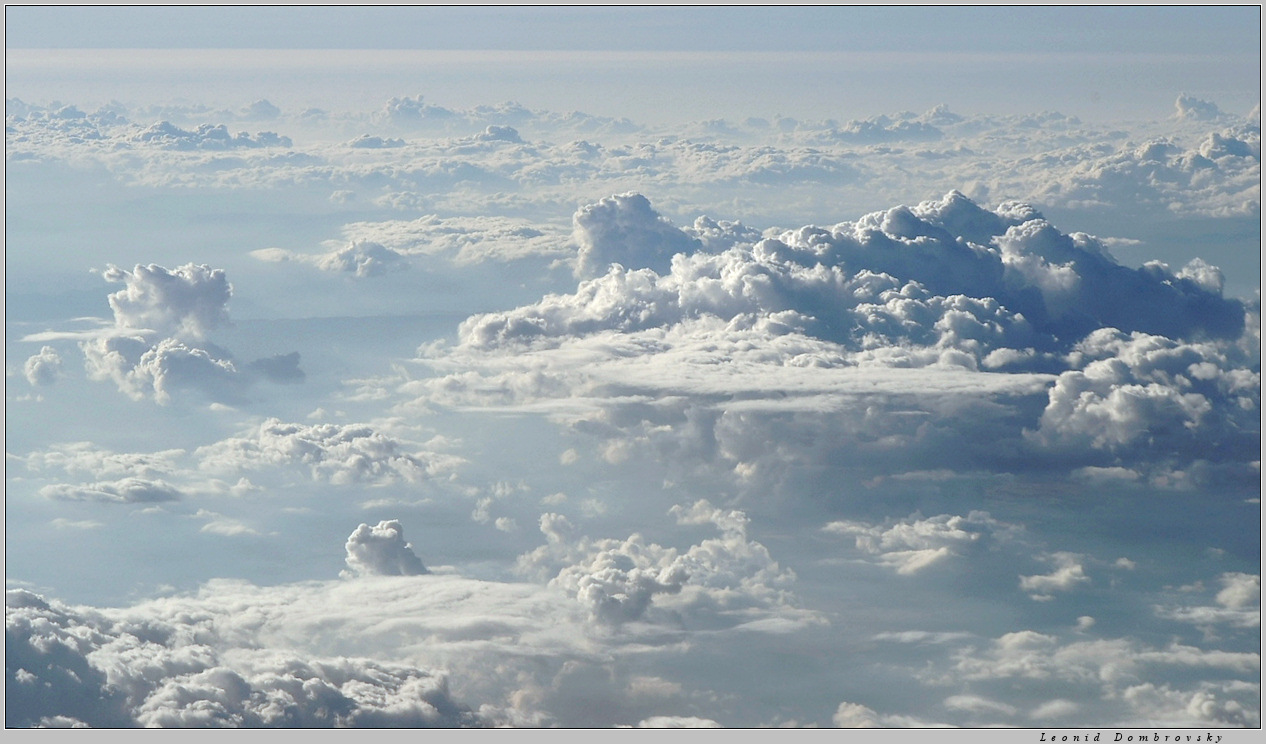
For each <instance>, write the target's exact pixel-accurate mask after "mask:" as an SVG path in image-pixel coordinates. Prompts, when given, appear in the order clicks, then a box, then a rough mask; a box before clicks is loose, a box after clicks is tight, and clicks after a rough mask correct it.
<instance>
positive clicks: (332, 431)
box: [194, 418, 460, 483]
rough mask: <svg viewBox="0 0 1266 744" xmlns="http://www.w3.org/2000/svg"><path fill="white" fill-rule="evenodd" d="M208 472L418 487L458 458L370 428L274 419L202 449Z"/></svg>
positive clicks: (201, 456)
mask: <svg viewBox="0 0 1266 744" xmlns="http://www.w3.org/2000/svg"><path fill="white" fill-rule="evenodd" d="M194 454H195V456H196V457H197V458H198V459H199V460H200V464H201V466H202V467H203V468H205V469H208V470H215V471H227V472H234V471H237V470H240V469H261V468H270V467H276V466H281V467H295V468H300V469H304V470H307V471H308V472H309V473H310V474H311V477H312V478H313V479H314V480H328V481H330V482H332V483H353V482H368V483H394V482H398V481H402V480H403V481H408V482H410V483H417V482H421V481H423V480H426V479H427V478H431V477H435V476H438V475H439V474H441V473H444V472H446V471H448V470H450V469H451V468H452V467H453V466H455V465H456V464H457V463H458V462H460V460H459V459H457V458H455V457H452V456H449V455H442V454H438V453H433V452H427V451H423V450H414V449H413V448H412V447H410V445H408V444H407V443H405V442H403V441H401V440H398V439H395V438H393V437H390V436H388V435H386V434H383V433H382V432H380V431H377V430H376V429H375V428H374V427H372V426H370V425H368V424H346V425H342V424H310V425H309V424H296V423H288V422H283V421H281V420H280V419H275V418H270V419H267V420H266V421H264V422H263V423H262V424H260V425H259V426H258V427H256V428H255V429H253V430H252V431H250V432H249V433H247V434H246V435H244V436H240V437H230V438H228V439H224V440H221V441H219V442H216V443H214V444H209V445H206V446H204V447H200V448H198V450H197V451H196V452H195V453H194Z"/></svg>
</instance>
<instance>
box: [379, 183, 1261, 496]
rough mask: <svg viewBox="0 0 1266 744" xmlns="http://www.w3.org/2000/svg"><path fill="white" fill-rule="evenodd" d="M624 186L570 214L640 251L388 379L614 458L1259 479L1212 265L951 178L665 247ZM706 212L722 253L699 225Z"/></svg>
mask: <svg viewBox="0 0 1266 744" xmlns="http://www.w3.org/2000/svg"><path fill="white" fill-rule="evenodd" d="M630 204H642V200H640V199H634V198H633V197H630V196H627V195H626V196H625V197H621V198H617V199H614V200H608V201H605V202H603V203H601V205H600V206H601V208H598V209H589V208H585V209H582V210H581V212H579V213H578V217H577V220H578V223H577V224H578V225H583V226H584V230H585V234H586V235H587V236H588V237H587V240H590V241H595V240H600V239H608V240H609V241H610V242H609V244H607V245H606V246H605V248H602V250H604V251H607V252H604V253H602V254H601V255H606V256H609V257H616V256H620V255H622V254H621V252H622V251H623V252H624V253H623V255H624V256H625V258H626V260H628V261H630V263H631V264H632V265H631V266H625V265H623V264H620V263H618V262H617V263H613V265H612V266H611V267H610V268H609V269H608V270H607V271H606V272H605V273H604V274H601V275H600V276H597V277H595V278H592V279H585V280H582V281H581V282H580V283H579V285H578V286H577V288H576V291H575V292H574V293H571V294H552V295H548V296H546V297H544V298H542V299H541V300H540V301H539V302H537V303H534V304H531V305H526V306H523V307H519V308H516V309H513V310H508V311H504V312H495V313H486V314H481V315H476V316H472V317H471V318H469V319H467V320H466V321H465V322H463V323H462V325H461V327H460V328H459V334H458V335H459V338H458V342H457V344H455V345H444V344H438V345H432V346H429V347H425V348H424V349H423V350H422V355H421V359H422V361H424V362H425V363H427V364H429V365H431V366H432V367H434V368H435V369H436V370H438V371H439V373H440V374H438V375H437V376H436V377H434V378H431V379H423V380H416V381H413V382H410V383H407V384H406V385H405V386H404V387H403V388H402V391H403V392H406V393H407V394H409V395H414V396H419V397H420V399H421V400H423V401H426V402H428V403H429V404H436V403H438V404H441V405H455V406H466V405H473V406H485V405H499V406H505V405H512V406H529V407H536V408H537V409H539V410H553V411H554V412H556V413H557V414H558V415H560V416H562V417H563V418H564V419H566V420H568V421H570V422H571V424H570V425H571V426H572V427H573V428H574V429H575V430H577V431H584V432H589V433H594V434H598V435H599V437H600V438H601V439H604V440H606V444H605V445H603V446H604V447H605V448H606V449H605V451H606V452H607V454H608V455H610V454H612V453H614V452H615V451H616V450H618V449H620V448H625V449H627V447H628V446H642V445H645V446H650V447H654V448H657V449H656V451H658V452H660V453H661V454H664V455H666V456H668V457H669V458H670V459H671V458H673V457H674V455H673V453H688V455H689V457H694V456H696V455H700V454H702V455H704V456H705V457H706V458H709V459H712V460H714V461H716V462H719V463H724V464H725V465H726V467H729V468H733V469H734V470H735V472H736V473H738V474H740V475H742V474H749V475H750V474H752V473H754V472H757V471H759V470H760V469H761V468H762V467H766V466H767V467H769V468H778V467H785V466H786V463H787V462H793V461H797V460H799V461H811V462H817V463H824V462H831V461H835V462H854V463H856V464H859V465H867V464H869V465H870V466H877V467H880V468H883V467H885V466H886V465H885V463H889V461H892V462H895V460H894V459H893V458H896V459H900V460H903V461H905V462H909V461H910V457H912V456H917V457H918V458H919V459H921V460H922V462H923V463H924V466H925V467H926V468H928V469H933V468H938V467H948V468H953V469H963V468H966V469H971V468H973V467H981V468H987V469H996V468H999V467H1000V468H1003V469H1006V470H1013V471H1022V470H1025V469H1027V468H1029V467H1031V466H1032V465H1033V464H1034V463H1036V462H1042V461H1045V462H1047V463H1050V464H1052V465H1054V464H1057V463H1062V464H1063V466H1064V467H1068V466H1074V467H1120V466H1124V467H1138V468H1141V469H1143V470H1146V469H1148V468H1158V469H1160V470H1165V469H1168V468H1172V467H1179V468H1180V469H1185V471H1186V472H1190V473H1196V472H1204V473H1206V474H1210V475H1209V477H1218V478H1225V477H1231V478H1232V479H1233V480H1234V479H1239V482H1240V483H1241V485H1245V486H1247V485H1248V483H1249V481H1255V479H1256V471H1255V469H1254V467H1253V466H1252V465H1251V463H1252V462H1253V461H1254V460H1256V455H1255V454H1254V453H1256V451H1257V448H1258V442H1259V440H1260V431H1259V426H1258V423H1257V420H1258V415H1259V414H1258V411H1259V407H1260V373H1259V372H1258V370H1257V366H1256V365H1257V361H1256V360H1257V355H1258V348H1259V342H1258V330H1257V325H1258V323H1259V321H1258V317H1259V315H1258V310H1257V306H1256V303H1255V302H1254V303H1252V304H1250V303H1246V302H1244V301H1241V300H1237V299H1231V298H1227V297H1225V296H1223V294H1222V291H1221V275H1220V273H1219V271H1218V270H1217V269H1216V268H1215V267H1212V266H1209V265H1208V264H1206V263H1205V262H1203V261H1200V260H1198V259H1197V260H1194V261H1192V262H1191V263H1189V264H1188V265H1187V266H1185V267H1183V268H1181V269H1178V270H1173V269H1171V268H1170V267H1168V266H1166V265H1164V264H1162V263H1159V262H1151V263H1148V264H1146V265H1144V266H1142V267H1141V268H1131V267H1128V266H1124V265H1121V264H1119V263H1117V262H1116V261H1115V260H1114V258H1113V257H1112V255H1111V253H1110V252H1109V250H1108V249H1107V247H1106V246H1105V245H1104V244H1103V243H1102V242H1101V241H1099V240H1097V239H1096V238H1094V237H1093V236H1090V235H1087V234H1084V233H1077V232H1074V233H1063V232H1061V231H1060V230H1058V229H1057V228H1055V227H1054V226H1053V225H1052V224H1051V223H1050V222H1049V221H1047V220H1046V219H1044V218H1043V216H1042V215H1041V214H1040V213H1039V212H1038V211H1037V210H1036V209H1034V208H1033V207H1032V206H1029V205H1026V204H1021V203H1016V202H1007V203H1004V204H1002V205H1000V206H998V207H997V208H995V209H992V210H990V209H986V208H984V207H982V206H980V205H978V204H976V203H975V202H973V201H972V200H970V199H968V198H967V197H965V196H963V195H962V194H961V193H958V192H951V193H949V194H947V195H946V196H945V197H943V198H942V199H938V200H934V201H928V202H924V203H921V204H919V205H917V206H915V207H904V206H899V207H895V208H892V209H889V210H885V211H882V212H876V213H872V214H868V215H865V216H863V217H861V218H859V219H857V220H855V221H850V222H842V223H839V224H837V225H835V226H833V227H830V228H821V227H813V226H808V227H803V228H799V229H796V230H786V231H780V232H776V233H770V234H768V235H767V236H766V237H764V238H762V239H759V240H757V241H755V242H751V233H750V231H748V230H747V229H746V228H743V227H742V226H741V225H731V226H729V227H727V228H723V227H722V226H721V225H719V224H718V223H712V224H711V225H709V224H708V223H709V221H706V220H703V221H700V222H699V223H698V227H692V228H686V229H684V230H676V231H675V232H676V236H677V237H674V238H672V239H671V240H668V239H664V240H662V241H660V242H659V243H656V242H655V239H654V238H653V237H652V233H654V234H658V233H659V232H663V231H665V230H669V229H673V228H669V227H667V226H666V224H665V222H664V221H663V219H662V218H660V217H658V216H657V215H654V213H653V212H652V213H650V214H649V216H648V213H647V212H646V211H645V209H644V208H643V207H639V208H637V209H633V213H635V214H637V215H639V220H638V221H637V224H639V225H642V228H639V229H641V230H642V232H640V233H637V235H638V237H637V238H636V240H633V239H632V238H630V235H631V234H632V233H631V232H630V228H628V227H627V223H629V222H630V219H629V217H628V215H626V214H624V213H623V212H621V209H620V205H626V207H627V205H630ZM628 209H632V207H627V209H626V210H625V211H628ZM581 216H583V218H584V219H583V220H581ZM727 229H728V230H729V231H730V232H731V234H733V235H735V237H733V238H731V239H729V240H727V239H724V238H723V237H721V234H724V233H725V232H726V230H727ZM705 231H706V232H708V233H709V236H710V238H709V242H708V244H709V245H712V246H716V250H715V252H713V251H709V250H706V249H704V247H703V246H704V243H703V242H699V241H692V240H691V239H690V238H691V236H692V234H702V233H703V232H705ZM602 236H606V237H605V238H603V237H602ZM631 240H632V241H633V242H632V243H630V241H631ZM638 241H641V243H638ZM631 244H638V245H641V244H645V245H654V244H657V245H660V246H661V250H662V251H663V253H667V252H669V251H672V250H675V251H678V252H676V253H675V254H674V255H673V256H672V258H671V262H670V264H669V267H668V269H667V270H666V271H662V273H661V271H657V270H656V269H655V268H654V267H651V266H646V265H645V264H646V263H647V262H648V261H649V262H652V263H656V264H657V265H659V266H660V268H661V270H662V269H663V264H664V259H663V257H662V254H659V255H658V256H657V255H656V254H654V253H653V252H648V251H647V250H646V249H644V248H639V249H636V250H629V246H630V245H631ZM582 250H587V249H585V248H583V247H582ZM590 252H591V253H592V251H590ZM907 371H909V372H912V373H913V372H915V371H917V374H911V375H909V376H904V375H903V373H904V372H907ZM771 391H772V392H771ZM550 401H556V403H555V404H553V405H551V403H550ZM586 409H587V412H585V411H586ZM885 411H886V413H884V412H885ZM1035 414H1040V415H1035ZM788 440H790V441H796V442H801V441H804V442H813V443H816V444H814V445H811V446H809V447H794V448H787V449H785V450H784V449H783V448H781V447H780V445H779V443H780V442H784V441H788ZM639 443H640V444H639ZM613 448H614V449H613ZM815 448H816V450H817V451H816V452H815ZM898 454H899V457H897V456H898ZM841 458H842V459H841ZM780 462H781V465H780V464H779V463H780ZM1214 472H1217V473H1221V475H1216V476H1214V475H1211V474H1213V473H1214ZM1200 477H1204V476H1200Z"/></svg>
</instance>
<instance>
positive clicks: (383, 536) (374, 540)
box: [347, 519, 427, 576]
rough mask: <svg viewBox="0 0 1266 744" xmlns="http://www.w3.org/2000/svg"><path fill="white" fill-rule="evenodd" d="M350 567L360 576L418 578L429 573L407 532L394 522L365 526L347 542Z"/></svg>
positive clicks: (353, 533)
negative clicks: (415, 552)
mask: <svg viewBox="0 0 1266 744" xmlns="http://www.w3.org/2000/svg"><path fill="white" fill-rule="evenodd" d="M347 567H348V568H350V569H351V570H352V571H354V572H355V573H356V574H358V575H360V576H417V575H419V574H424V573H427V570H426V566H423V565H422V560H421V559H420V558H418V556H417V555H416V554H414V552H413V546H412V545H410V544H409V543H407V542H405V541H404V528H403V527H401V526H400V522H398V521H397V520H394V519H390V520H383V521H382V522H379V523H378V524H376V525H374V526H373V527H370V526H369V525H367V524H362V525H361V526H359V527H357V528H356V530H355V531H354V532H352V534H351V535H349V536H348V538H347Z"/></svg>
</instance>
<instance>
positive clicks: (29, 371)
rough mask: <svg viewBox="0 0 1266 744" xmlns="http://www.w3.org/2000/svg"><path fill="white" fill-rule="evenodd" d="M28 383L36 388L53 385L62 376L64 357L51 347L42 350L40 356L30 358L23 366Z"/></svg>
mask: <svg viewBox="0 0 1266 744" xmlns="http://www.w3.org/2000/svg"><path fill="white" fill-rule="evenodd" d="M22 371H23V373H25V374H26V381H27V382H29V383H31V384H32V385H35V386H43V385H52V384H53V383H54V382H56V381H57V378H58V377H61V375H62V357H61V354H58V353H57V350H56V349H54V348H53V347H51V346H44V347H41V348H40V351H39V353H38V354H33V355H32V356H30V357H28V358H27V360H26V363H25V364H23V365H22Z"/></svg>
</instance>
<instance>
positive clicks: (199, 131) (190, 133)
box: [132, 101, 293, 150]
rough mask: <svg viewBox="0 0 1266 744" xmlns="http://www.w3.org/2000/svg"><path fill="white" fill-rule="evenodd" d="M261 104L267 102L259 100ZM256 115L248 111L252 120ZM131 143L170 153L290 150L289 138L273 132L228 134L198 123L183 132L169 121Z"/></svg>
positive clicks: (218, 126) (217, 126) (221, 127)
mask: <svg viewBox="0 0 1266 744" xmlns="http://www.w3.org/2000/svg"><path fill="white" fill-rule="evenodd" d="M260 103H267V102H266V101H261V102H260ZM255 114H256V112H251V116H252V118H253V117H254V116H255ZM132 141H133V142H137V143H141V144H145V145H149V146H151V147H161V148H164V149H169V150H234V149H239V148H258V147H290V146H291V144H293V143H292V142H291V141H290V138H289V137H283V136H281V135H278V134H277V133H276V132H258V133H257V134H254V135H251V134H250V133H248V132H237V133H233V132H230V131H229V129H228V127H226V126H225V125H223V124H201V125H199V126H198V127H197V128H196V129H193V130H186V129H181V128H180V127H177V126H176V125H174V124H172V123H171V122H167V121H160V122H156V123H154V124H152V125H150V126H148V127H146V128H145V129H142V130H141V131H139V132H137V133H136V134H134V135H132Z"/></svg>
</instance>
